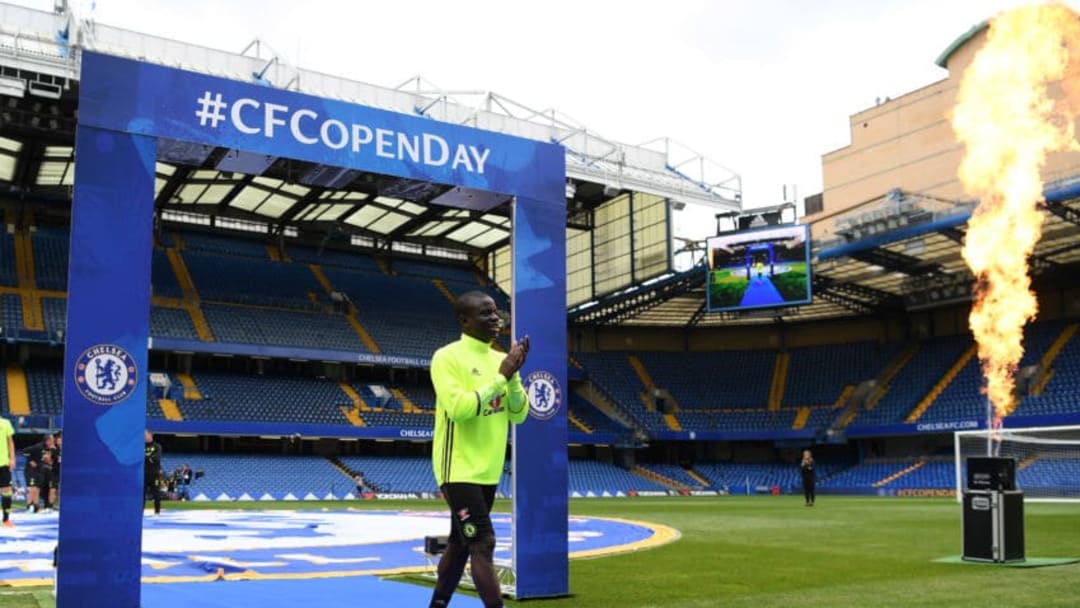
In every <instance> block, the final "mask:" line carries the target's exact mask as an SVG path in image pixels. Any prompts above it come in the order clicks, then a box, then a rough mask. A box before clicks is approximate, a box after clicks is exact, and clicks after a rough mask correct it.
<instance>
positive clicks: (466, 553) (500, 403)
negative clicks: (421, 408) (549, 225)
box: [430, 291, 529, 608]
mask: <svg viewBox="0 0 1080 608" xmlns="http://www.w3.org/2000/svg"><path fill="white" fill-rule="evenodd" d="M454 313H455V314H456V315H457V321H458V324H459V325H460V326H461V337H460V338H459V339H458V340H457V341H455V342H451V343H450V344H447V345H446V346H443V347H442V348H440V349H439V350H437V351H435V354H434V355H433V356H432V358H431V382H432V384H433V385H434V387H435V436H434V442H433V445H432V455H431V461H432V466H433V468H434V471H435V481H436V482H437V483H438V484H439V488H440V489H441V490H442V493H443V497H444V498H445V499H446V503H447V505H448V506H449V507H450V536H449V538H448V541H447V545H446V551H445V552H444V553H443V555H442V557H441V558H440V559H439V568H438V574H439V577H438V581H437V582H436V583H435V590H434V592H433V593H432V595H431V604H430V608H443V607H444V606H446V605H447V604H449V603H450V598H451V597H452V596H453V595H454V591H455V590H456V589H457V586H458V583H459V582H460V581H461V575H462V573H463V572H464V571H465V563H466V561H470V560H471V564H472V567H471V570H472V579H473V583H474V584H475V585H476V590H477V592H478V593H479V594H480V599H481V600H482V601H483V602H484V608H501V607H502V605H503V601H502V589H501V588H500V586H499V578H498V576H497V574H496V572H495V563H494V556H495V530H494V528H493V527H492V525H491V517H490V514H491V507H492V505H493V504H494V502H495V488H496V486H497V485H498V483H499V479H500V478H501V477H502V472H503V462H504V461H505V459H506V440H507V432H508V431H509V428H510V423H511V422H513V423H514V424H521V423H522V422H524V421H525V418H527V417H528V415H529V403H528V399H527V397H526V394H525V388H524V387H523V386H522V384H521V375H520V374H519V373H518V371H519V370H520V369H521V366H522V365H524V363H525V358H526V357H527V356H528V354H529V337H528V336H525V337H523V338H522V339H521V340H520V341H514V342H513V344H512V345H511V346H510V352H508V353H505V354H504V353H501V352H499V351H496V350H493V349H492V348H491V344H492V342H493V341H494V340H495V337H496V336H497V335H498V334H499V330H500V329H501V328H502V319H501V317H500V316H499V312H498V310H497V309H496V308H495V301H494V300H492V299H491V297H490V296H488V295H487V294H485V293H483V292H480V291H470V292H468V293H465V294H462V295H461V296H460V297H458V299H457V301H456V302H455V303H454Z"/></svg>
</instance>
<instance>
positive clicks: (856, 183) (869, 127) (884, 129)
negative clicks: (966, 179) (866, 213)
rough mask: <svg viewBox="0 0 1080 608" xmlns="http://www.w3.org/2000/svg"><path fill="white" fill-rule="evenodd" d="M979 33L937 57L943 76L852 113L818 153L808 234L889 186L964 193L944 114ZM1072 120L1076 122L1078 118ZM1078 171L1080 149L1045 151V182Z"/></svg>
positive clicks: (827, 230)
mask: <svg viewBox="0 0 1080 608" xmlns="http://www.w3.org/2000/svg"><path fill="white" fill-rule="evenodd" d="M985 39H986V29H985V27H983V28H982V29H978V28H976V29H975V30H972V31H970V32H967V33H965V34H964V35H962V36H960V37H959V38H958V39H957V40H956V41H955V42H953V43H952V45H950V46H949V49H948V50H947V51H946V52H945V53H944V54H943V55H942V57H940V58H938V65H939V66H941V67H943V68H945V69H947V70H948V74H947V75H946V76H945V78H944V79H942V80H940V81H938V82H935V83H932V84H929V85H927V86H925V87H922V88H920V89H916V90H914V91H911V92H909V93H905V94H903V95H901V96H899V97H897V98H895V99H889V98H886V99H885V100H883V101H880V102H879V103H878V104H877V105H875V106H873V107H871V108H868V109H866V110H863V111H861V112H857V113H855V114H853V115H851V117H850V119H849V122H850V124H849V127H850V133H851V144H850V145H848V146H845V147H843V148H840V149H837V150H834V151H832V152H829V153H827V154H825V155H823V156H822V177H823V185H824V191H823V210H822V211H821V212H819V213H814V214H810V215H807V216H806V218H805V220H806V221H807V222H809V223H810V224H811V234H812V236H813V238H815V239H822V238H831V237H832V236H834V233H833V230H834V221H835V219H836V216H837V215H838V214H840V213H843V212H847V211H851V210H854V209H857V208H859V207H861V206H863V205H867V204H870V203H873V202H876V201H878V200H880V198H881V197H882V196H884V195H885V194H886V193H887V192H889V191H890V190H892V189H893V188H900V189H902V190H905V191H908V192H918V193H920V194H922V195H926V196H933V197H937V198H941V199H944V200H947V201H953V200H957V201H958V200H965V199H967V198H969V197H967V196H966V195H965V194H964V191H963V187H962V185H961V184H960V182H959V180H958V179H957V177H956V174H957V169H958V167H959V165H960V160H961V158H962V155H963V148H962V146H961V145H960V144H959V143H958V142H957V140H956V136H955V134H954V133H953V130H952V126H951V124H950V122H949V118H948V114H949V112H950V110H951V108H952V107H953V106H954V105H955V101H956V96H957V91H958V90H959V86H960V82H961V79H962V77H963V73H964V70H965V69H966V68H967V66H968V65H969V64H970V63H971V61H972V59H973V58H974V56H975V54H976V52H978V50H979V49H980V48H981V47H982V46H983V44H984V42H985ZM1077 125H1078V130H1080V120H1078V122H1077ZM1078 171H1080V152H1075V151H1074V152H1064V153H1056V154H1052V155H1050V156H1049V157H1048V159H1047V164H1046V167H1045V170H1044V172H1043V177H1044V182H1046V183H1052V182H1054V181H1056V180H1061V179H1064V178H1069V177H1074V176H1075V175H1076V174H1077V172H1078Z"/></svg>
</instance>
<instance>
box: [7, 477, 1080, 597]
mask: <svg viewBox="0 0 1080 608" xmlns="http://www.w3.org/2000/svg"><path fill="white" fill-rule="evenodd" d="M204 505H205V507H208V508H223V507H225V508H232V507H233V506H236V507H237V508H240V507H241V505H221V504H214V503H201V504H189V505H185V506H190V507H193V508H199V507H202V506H204ZM169 506H170V507H173V506H174V505H169ZM243 506H249V505H243ZM273 506H274V507H276V508H294V509H295V508H311V505H304V504H297V503H277V504H276V505H273ZM320 506H325V507H327V508H342V507H344V506H346V504H345V503H334V504H321V505H320ZM349 506H354V507H356V506H362V507H363V508H381V509H440V508H442V503H438V502H434V501H424V502H417V501H408V502H389V501H387V502H380V503H378V504H372V503H361V504H357V503H352V504H351V505H349ZM249 508H268V505H267V504H265V503H260V504H252V505H250V506H249ZM508 508H509V504H508V503H507V502H505V501H501V502H500V503H499V504H498V505H497V506H496V509H498V510H506V509H508ZM570 509H571V512H572V513H573V514H576V515H595V516H608V517H621V518H626V519H634V520H644V521H651V522H656V523H661V524H665V525H668V526H671V527H674V528H676V529H677V530H679V531H680V532H681V534H682V536H681V538H679V540H677V541H675V542H673V543H670V544H668V545H664V546H662V547H658V548H654V549H647V550H643V551H639V552H637V553H630V554H623V555H616V556H610V557H599V558H592V559H582V560H574V561H572V562H571V565H570V589H571V592H572V594H573V595H572V597H569V598H563V599H557V600H547V601H533V602H523V603H520V605H522V606H527V605H536V606H551V607H557V608H562V607H563V606H566V607H571V606H573V607H574V608H600V607H604V608H608V607H610V608H616V607H618V608H646V607H649V608H652V607H657V608H659V607H664V608H706V607H708V608H713V607H716V606H734V607H740V606H743V607H753V608H771V607H792V606H813V607H840V606H845V607H846V606H872V607H874V608H884V607H888V606H903V607H908V606H948V607H963V606H972V607H976V606H978V607H984V606H1009V607H1024V606H1031V607H1051V606H1063V607H1064V606H1077V605H1080V583H1078V581H1080V564H1071V565H1065V566H1053V567H1044V568H1010V567H1004V566H986V565H972V564H943V563H935V562H934V561H932V560H934V559H936V558H940V557H945V556H950V555H959V554H960V518H961V510H960V505H959V504H958V503H957V502H956V501H955V500H951V499H944V498H942V499H917V498H871V497H834V496H821V497H819V498H818V504H817V506H815V507H811V508H807V507H804V506H803V504H802V498H801V497H796V496H781V497H700V498H635V499H580V500H579V499H575V500H572V501H571V502H570ZM1025 511H1026V513H1025V533H1026V537H1027V538H1026V549H1027V555H1028V556H1030V557H1080V504H1044V503H1031V502H1028V503H1026V504H1025ZM18 594H22V595H18ZM0 605H2V606H4V608H39V607H47V608H51V607H52V606H53V602H52V598H51V597H50V596H49V593H48V591H47V590H29V591H28V590H2V589H0ZM509 605H519V604H518V603H515V602H510V603H509Z"/></svg>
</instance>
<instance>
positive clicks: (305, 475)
mask: <svg viewBox="0 0 1080 608" xmlns="http://www.w3.org/2000/svg"><path fill="white" fill-rule="evenodd" d="M161 462H162V469H163V470H164V471H165V472H166V473H168V472H171V471H173V470H175V469H176V468H177V467H180V466H182V465H184V464H186V465H188V466H190V467H191V469H192V470H193V471H202V472H203V473H204V476H203V477H202V478H201V479H198V480H195V481H194V482H193V483H192V484H191V488H190V494H191V496H192V497H196V496H198V495H200V494H202V495H205V496H206V497H207V498H208V499H211V500H213V499H217V498H218V497H221V496H222V495H225V496H227V497H229V499H231V500H237V499H241V498H242V497H244V496H245V494H246V495H247V498H250V499H252V500H259V499H261V498H263V497H264V496H269V497H271V498H274V499H277V500H282V499H287V497H289V496H290V495H291V496H292V498H294V499H297V500H303V499H305V497H308V496H309V495H310V496H311V497H314V498H318V499H322V498H325V497H326V496H327V495H328V494H333V495H334V496H337V497H339V498H341V497H344V496H346V495H347V494H349V493H350V492H352V491H353V485H352V482H351V480H350V479H349V478H348V477H346V476H345V475H344V474H343V473H342V472H341V471H339V470H337V469H336V468H334V466H333V465H332V464H330V462H329V461H327V460H326V459H325V458H322V457H320V456H267V455H255V456H252V455H239V454H228V455H226V454H170V453H169V452H165V453H164V454H163V456H162V459H161Z"/></svg>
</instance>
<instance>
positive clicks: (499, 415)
mask: <svg viewBox="0 0 1080 608" xmlns="http://www.w3.org/2000/svg"><path fill="white" fill-rule="evenodd" d="M505 356H506V353H501V352H499V351H496V350H492V348H491V345H490V344H488V343H487V342H482V341H480V340H477V339H476V338H473V337H472V336H468V335H465V334H462V335H461V339H459V340H458V341H456V342H451V343H450V344H447V345H446V346H444V347H442V348H440V349H439V350H437V351H435V354H434V355H433V356H432V357H431V382H432V384H434V385H435V438H434V446H433V448H432V452H431V464H432V468H433V469H434V470H435V481H436V482H437V483H438V484H439V486H442V484H444V483H449V482H467V483H476V484H482V485H495V484H497V483H499V478H500V477H502V470H503V462H504V461H505V460H506V439H507V432H508V431H509V428H510V422H513V423H514V424H521V423H522V422H524V421H525V418H527V417H528V415H529V405H528V400H527V398H526V395H525V387H523V386H522V385H521V375H520V374H516V373H515V374H514V375H513V376H512V377H511V378H510V380H509V381H508V380H507V379H506V378H504V377H503V375H502V374H500V373H499V364H500V363H502V360H503V357H505Z"/></svg>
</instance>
